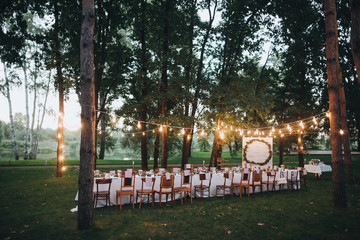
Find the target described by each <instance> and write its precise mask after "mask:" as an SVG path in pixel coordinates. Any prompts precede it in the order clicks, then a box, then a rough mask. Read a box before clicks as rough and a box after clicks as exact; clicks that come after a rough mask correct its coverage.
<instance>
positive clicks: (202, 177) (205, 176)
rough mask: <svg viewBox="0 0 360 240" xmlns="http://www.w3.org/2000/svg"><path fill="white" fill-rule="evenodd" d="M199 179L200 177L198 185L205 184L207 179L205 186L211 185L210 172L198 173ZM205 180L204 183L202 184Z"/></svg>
mask: <svg viewBox="0 0 360 240" xmlns="http://www.w3.org/2000/svg"><path fill="white" fill-rule="evenodd" d="M199 179H200V185H201V186H203V185H205V184H206V182H207V181H208V184H207V186H209V187H210V185H211V179H212V173H211V172H210V173H200V174H199ZM204 182H205V184H204Z"/></svg>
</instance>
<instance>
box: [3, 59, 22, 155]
mask: <svg viewBox="0 0 360 240" xmlns="http://www.w3.org/2000/svg"><path fill="white" fill-rule="evenodd" d="M3 66H4V75H5V85H6V98H7V100H8V103H9V118H10V127H11V136H12V141H13V147H14V155H15V160H19V149H18V144H17V142H16V136H15V127H14V118H13V114H12V105H11V96H10V84H9V79H8V77H7V72H6V64H5V63H4V64H3Z"/></svg>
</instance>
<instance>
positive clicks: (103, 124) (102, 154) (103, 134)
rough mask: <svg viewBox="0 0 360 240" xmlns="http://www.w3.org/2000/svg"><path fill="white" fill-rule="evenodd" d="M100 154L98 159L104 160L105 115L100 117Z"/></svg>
mask: <svg viewBox="0 0 360 240" xmlns="http://www.w3.org/2000/svg"><path fill="white" fill-rule="evenodd" d="M100 126H101V127H100V129H101V134H100V152H99V159H104V157H105V141H106V129H105V126H106V123H105V114H101V115H100Z"/></svg>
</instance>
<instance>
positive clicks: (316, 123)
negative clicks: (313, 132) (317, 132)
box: [312, 117, 318, 125]
mask: <svg viewBox="0 0 360 240" xmlns="http://www.w3.org/2000/svg"><path fill="white" fill-rule="evenodd" d="M312 121H313V123H314V124H315V125H318V122H317V120H316V118H315V117H313V119H312Z"/></svg>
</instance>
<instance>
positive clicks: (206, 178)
mask: <svg viewBox="0 0 360 240" xmlns="http://www.w3.org/2000/svg"><path fill="white" fill-rule="evenodd" d="M199 178H200V185H195V186H194V188H195V196H196V192H199V193H200V196H201V197H200V201H202V199H203V197H204V192H207V193H208V196H209V198H210V186H211V179H212V173H201V174H199ZM204 182H205V183H204ZM206 182H208V183H207V184H206Z"/></svg>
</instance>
